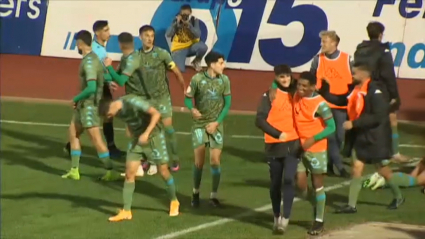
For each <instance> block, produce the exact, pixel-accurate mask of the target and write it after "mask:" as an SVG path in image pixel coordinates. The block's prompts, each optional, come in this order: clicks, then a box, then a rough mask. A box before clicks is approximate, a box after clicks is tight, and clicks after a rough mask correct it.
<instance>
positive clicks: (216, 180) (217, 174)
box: [211, 165, 221, 193]
mask: <svg viewBox="0 0 425 239" xmlns="http://www.w3.org/2000/svg"><path fill="white" fill-rule="evenodd" d="M211 175H212V191H211V192H213V193H217V190H218V185H219V184H220V178H221V168H220V165H211Z"/></svg>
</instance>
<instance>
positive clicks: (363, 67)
mask: <svg viewBox="0 0 425 239" xmlns="http://www.w3.org/2000/svg"><path fill="white" fill-rule="evenodd" d="M353 67H355V68H357V69H359V70H361V71H367V72H369V74H370V73H372V68H371V66H370V64H369V63H368V62H363V61H357V62H354V64H353Z"/></svg>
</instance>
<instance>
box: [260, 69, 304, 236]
mask: <svg viewBox="0 0 425 239" xmlns="http://www.w3.org/2000/svg"><path fill="white" fill-rule="evenodd" d="M274 73H275V75H276V79H275V84H277V86H278V89H276V92H274V94H275V96H274V97H273V100H271V98H270V96H269V92H268V91H267V92H266V93H264V95H263V96H262V98H261V100H260V104H259V106H258V109H257V116H256V121H255V125H256V126H257V127H258V128H259V129H261V130H262V131H263V132H264V133H265V155H266V159H267V163H268V164H269V171H270V180H271V184H270V198H271V201H272V206H273V214H274V226H273V229H274V232H275V233H283V232H284V231H285V229H286V227H287V226H288V222H289V217H290V214H291V208H292V204H293V201H294V197H295V189H294V181H295V175H296V172H297V165H298V162H299V160H298V157H299V154H300V153H301V146H300V143H299V139H298V133H297V132H296V129H295V126H294V121H293V117H292V95H293V93H294V92H295V89H296V84H293V82H292V79H291V74H292V73H291V69H290V67H289V66H287V65H278V66H276V67H275V68H274ZM282 177H283V191H284V193H283V205H284V206H283V215H281V208H280V205H281V201H282V191H281V188H282Z"/></svg>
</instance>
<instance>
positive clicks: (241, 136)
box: [0, 119, 425, 148]
mask: <svg viewBox="0 0 425 239" xmlns="http://www.w3.org/2000/svg"><path fill="white" fill-rule="evenodd" d="M0 123H2V124H17V125H33V126H46V127H62V128H63V127H68V126H69V125H68V124H56V123H43V122H31V121H16V120H3V119H2V120H0ZM115 130H119V131H124V130H125V129H124V128H115ZM176 133H177V134H180V135H191V133H190V132H182V131H178V132H176ZM230 137H231V138H235V139H263V138H264V137H263V136H258V135H230ZM399 147H402V148H425V145H418V144H400V145H399Z"/></svg>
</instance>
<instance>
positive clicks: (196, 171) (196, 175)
mask: <svg viewBox="0 0 425 239" xmlns="http://www.w3.org/2000/svg"><path fill="white" fill-rule="evenodd" d="M201 180H202V168H198V167H196V165H193V189H194V190H199V187H200V186H201Z"/></svg>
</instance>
